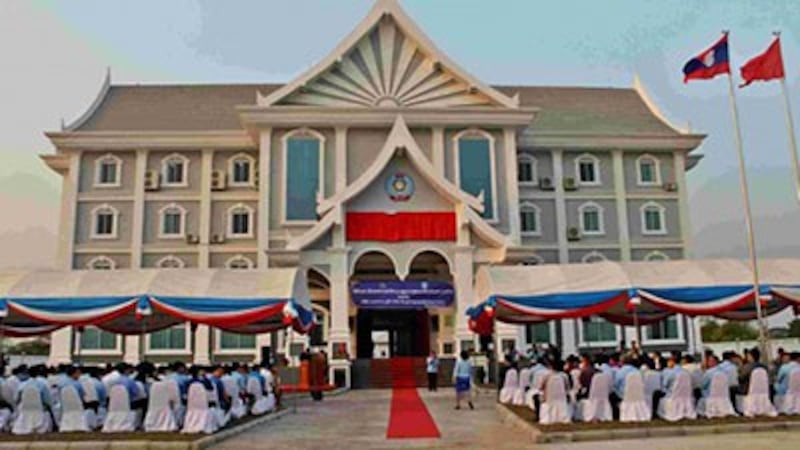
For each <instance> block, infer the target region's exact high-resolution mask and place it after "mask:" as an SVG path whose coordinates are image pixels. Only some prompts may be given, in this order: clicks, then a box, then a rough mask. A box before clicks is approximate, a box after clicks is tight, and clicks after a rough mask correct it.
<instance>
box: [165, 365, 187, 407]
mask: <svg viewBox="0 0 800 450" xmlns="http://www.w3.org/2000/svg"><path fill="white" fill-rule="evenodd" d="M167 379H170V380H174V381H175V382H176V383H178V390H180V392H181V398H182V399H185V398H186V394H187V393H188V392H189V379H190V377H189V375H187V373H186V364H184V363H182V362H180V361H177V362H175V363H173V364H172V373H170V374H169V375H167Z"/></svg>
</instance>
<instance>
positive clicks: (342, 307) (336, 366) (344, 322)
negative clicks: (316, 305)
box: [328, 247, 355, 387]
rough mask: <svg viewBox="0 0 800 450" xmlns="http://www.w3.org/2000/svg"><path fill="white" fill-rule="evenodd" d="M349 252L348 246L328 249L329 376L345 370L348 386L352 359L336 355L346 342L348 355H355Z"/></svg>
mask: <svg viewBox="0 0 800 450" xmlns="http://www.w3.org/2000/svg"><path fill="white" fill-rule="evenodd" d="M349 252H350V249H348V248H346V247H333V248H330V249H329V250H328V255H329V261H330V267H331V273H330V278H331V325H330V332H329V333H328V355H329V361H330V373H329V375H328V376H329V377H330V380H333V379H334V374H335V372H336V371H337V370H344V372H345V386H347V387H350V361H349V360H347V359H342V358H336V356H338V354H339V353H340V352H339V349H338V347H339V346H340V345H341V344H344V345H345V350H346V352H347V355H349V356H350V358H354V357H355V355H353V349H352V348H351V346H350V321H349V311H350V293H349V290H348V281H349V278H350V274H349V270H348V262H349V257H348V255H349Z"/></svg>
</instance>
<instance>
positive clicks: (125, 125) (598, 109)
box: [76, 84, 678, 136]
mask: <svg viewBox="0 0 800 450" xmlns="http://www.w3.org/2000/svg"><path fill="white" fill-rule="evenodd" d="M280 86H281V85H279V84H225V85H222V84H220V85H117V86H111V87H110V88H109V90H108V92H107V93H106V95H105V97H104V98H103V100H102V101H101V103H100V104H99V106H98V107H97V109H96V110H95V111H94V113H93V114H92V115H91V116H90V117H89V118H88V119H87V120H85V121H84V122H83V123H82V124H80V126H78V127H77V129H76V131H192V130H239V129H241V128H242V127H241V123H240V122H239V117H238V114H237V112H236V106H238V105H252V104H255V103H256V92H257V91H259V92H261V94H262V95H267V94H269V93H270V92H272V91H274V90H275V89H277V88H279V87H280ZM497 89H499V90H500V91H502V92H503V93H505V94H507V95H510V96H513V95H515V94H516V93H519V95H520V101H521V104H522V105H523V106H531V107H538V108H540V109H541V111H540V113H539V115H538V117H537V119H536V121H535V125H534V130H535V132H553V133H565V134H571V133H579V134H604V135H624V134H653V135H663V136H675V135H677V134H678V133H677V132H676V131H675V130H673V129H672V128H670V127H669V126H668V125H666V124H665V123H663V122H662V121H661V120H659V119H658V118H657V117H656V116H655V115H653V113H652V112H651V111H650V110H649V109H648V107H647V105H646V104H645V103H644V101H643V100H642V98H641V97H640V96H639V94H638V93H637V92H636V91H635V90H633V89H620V88H583V87H534V86H500V87H497Z"/></svg>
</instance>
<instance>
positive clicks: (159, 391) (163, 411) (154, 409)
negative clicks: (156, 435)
mask: <svg viewBox="0 0 800 450" xmlns="http://www.w3.org/2000/svg"><path fill="white" fill-rule="evenodd" d="M177 430H178V421H177V420H176V419H175V412H174V407H173V399H172V397H171V396H170V387H169V383H167V382H166V381H159V382H156V383H154V384H153V386H151V387H150V399H149V400H148V402H147V415H146V416H145V418H144V431H149V432H153V431H177Z"/></svg>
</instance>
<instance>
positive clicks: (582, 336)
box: [575, 316, 622, 348]
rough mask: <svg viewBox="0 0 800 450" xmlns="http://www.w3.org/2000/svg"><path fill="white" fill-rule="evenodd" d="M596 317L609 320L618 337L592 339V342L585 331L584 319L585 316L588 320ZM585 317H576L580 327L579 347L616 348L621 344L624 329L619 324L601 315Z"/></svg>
mask: <svg viewBox="0 0 800 450" xmlns="http://www.w3.org/2000/svg"><path fill="white" fill-rule="evenodd" d="M595 317H596V318H598V319H601V320H604V321H605V322H607V323H609V324H611V325H613V326H614V333H615V336H616V338H615V339H614V340H613V341H592V342H590V341H587V340H586V336H585V334H584V332H583V319H584V318H585V319H588V320H590V321H591V320H592V319H593V318H595ZM584 318H580V319H575V320H576V321H577V322H578V327H577V328H578V347H584V348H598V347H614V348H616V347H617V346H618V345H619V341H620V340H621V339H622V330H621V329H620V328H621V327H620V326H619V325H617V324H614V323H612V322H609V321H607V320H605V319H603V318H602V317H600V316H589V317H584Z"/></svg>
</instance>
